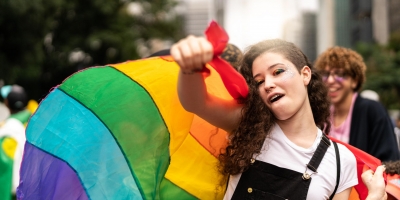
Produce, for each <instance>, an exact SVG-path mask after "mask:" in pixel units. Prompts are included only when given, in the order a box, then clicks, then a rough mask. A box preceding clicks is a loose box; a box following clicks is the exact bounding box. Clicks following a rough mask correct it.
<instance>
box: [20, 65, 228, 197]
mask: <svg viewBox="0 0 400 200" xmlns="http://www.w3.org/2000/svg"><path fill="white" fill-rule="evenodd" d="M178 70H179V67H178V65H177V64H176V63H175V62H172V61H171V60H170V59H168V57H164V58H159V57H157V58H149V59H144V60H138V61H130V62H126V63H121V64H117V65H112V66H105V67H95V68H89V69H86V70H84V71H81V72H79V73H76V74H74V75H73V76H71V77H69V78H68V79H66V80H65V81H64V82H63V83H62V84H61V85H59V86H58V87H57V88H55V89H54V90H53V91H51V92H50V93H49V94H48V96H47V97H46V98H45V99H44V100H43V101H42V102H41V103H40V105H39V107H38V109H37V110H36V113H35V114H34V115H33V116H32V117H31V119H30V121H29V124H28V126H27V130H26V139H27V142H26V145H25V154H24V159H23V162H22V167H21V180H20V185H19V187H18V190H17V198H18V199H177V198H178V199H221V198H222V197H223V195H224V190H225V182H224V177H222V176H221V175H220V174H219V173H218V171H217V163H218V160H217V158H216V157H217V156H218V154H219V152H220V149H221V148H223V147H224V145H225V144H226V132H224V131H222V130H220V129H217V128H215V127H213V126H211V125H210V124H208V123H207V122H205V121H204V120H202V119H201V118H199V117H197V116H195V115H194V114H192V113H189V112H187V111H185V110H184V109H183V107H182V106H181V105H180V102H179V99H178V95H177V91H176V88H177V85H176V84H177V75H178ZM210 70H211V74H210V76H208V77H207V78H206V82H207V84H208V85H209V86H210V87H209V89H210V92H212V93H214V94H215V95H218V96H220V97H221V98H232V97H231V96H230V95H229V93H228V92H227V90H226V89H225V87H223V83H222V81H221V78H220V77H219V75H218V73H216V72H215V71H214V70H213V68H211V67H210ZM200 127H201V128H200Z"/></svg>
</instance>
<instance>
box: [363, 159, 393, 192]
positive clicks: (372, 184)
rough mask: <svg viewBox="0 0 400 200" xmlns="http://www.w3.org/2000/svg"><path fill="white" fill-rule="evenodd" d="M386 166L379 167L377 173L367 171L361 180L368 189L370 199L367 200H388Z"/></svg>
mask: <svg viewBox="0 0 400 200" xmlns="http://www.w3.org/2000/svg"><path fill="white" fill-rule="evenodd" d="M385 170H386V169H385V166H384V165H382V166H379V167H377V168H376V170H375V173H374V172H373V171H372V170H367V171H365V172H364V173H363V174H362V175H361V178H362V180H363V182H364V184H365V185H366V186H367V188H368V197H367V198H366V200H382V199H384V200H386V199H387V194H386V191H385V189H386V185H385V180H384V179H383V172H384V171H385Z"/></svg>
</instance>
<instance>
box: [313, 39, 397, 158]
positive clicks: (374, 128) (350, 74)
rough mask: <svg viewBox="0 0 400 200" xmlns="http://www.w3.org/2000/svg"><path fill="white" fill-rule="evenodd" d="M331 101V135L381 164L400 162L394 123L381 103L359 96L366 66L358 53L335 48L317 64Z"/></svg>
mask: <svg viewBox="0 0 400 200" xmlns="http://www.w3.org/2000/svg"><path fill="white" fill-rule="evenodd" d="M315 67H316V68H317V69H318V71H319V72H320V73H321V75H322V77H323V80H324V82H325V85H326V86H327V88H328V90H329V91H328V96H329V98H330V101H331V104H332V105H331V117H330V121H331V124H332V128H331V130H330V132H329V135H330V136H332V137H334V138H337V139H339V140H341V141H343V142H345V143H348V144H350V145H352V146H355V147H357V148H359V149H361V150H363V151H365V152H367V153H369V154H371V155H372V156H375V157H377V158H378V159H380V160H382V161H390V160H392V161H394V160H398V159H400V154H399V150H398V144H397V141H396V138H395V134H394V131H393V130H394V127H393V125H392V122H391V119H390V117H389V115H388V113H387V111H386V109H385V108H384V107H383V105H382V104H380V103H379V102H376V101H373V100H370V99H365V98H363V97H361V95H359V94H358V92H359V91H360V89H361V87H362V85H363V83H364V81H365V71H366V66H365V63H364V61H363V58H362V57H361V56H360V55H359V54H358V53H356V52H355V51H353V50H351V49H348V48H344V47H332V48H329V49H328V50H326V51H325V52H323V53H322V54H321V55H320V56H319V57H318V58H317V60H316V62H315Z"/></svg>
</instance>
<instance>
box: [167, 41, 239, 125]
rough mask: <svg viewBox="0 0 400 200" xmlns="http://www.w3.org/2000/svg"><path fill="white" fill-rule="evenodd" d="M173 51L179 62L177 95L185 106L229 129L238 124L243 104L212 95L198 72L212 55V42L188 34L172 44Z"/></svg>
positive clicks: (209, 120) (190, 110) (188, 109)
mask: <svg viewBox="0 0 400 200" xmlns="http://www.w3.org/2000/svg"><path fill="white" fill-rule="evenodd" d="M171 55H172V57H173V58H174V59H175V61H176V62H177V63H178V65H179V66H180V71H179V78H178V95H179V100H180V101H181V104H182V105H183V107H184V108H185V109H186V110H187V111H189V112H192V113H194V114H196V115H198V116H200V117H201V118H203V119H205V120H206V121H208V122H209V123H211V124H213V125H214V126H217V127H219V128H222V129H224V130H226V131H227V132H231V131H232V130H233V129H234V128H236V126H237V125H238V122H239V120H240V116H241V114H240V113H241V108H242V106H241V105H240V104H237V103H236V101H235V100H224V99H220V98H218V97H216V96H213V95H210V94H209V93H208V92H207V88H206V85H205V82H204V78H203V76H202V74H201V73H198V72H199V71H201V70H202V69H203V67H204V65H205V63H207V62H209V61H211V59H212V58H213V47H212V45H211V44H210V43H209V42H208V41H207V40H206V39H205V38H203V37H194V36H188V37H187V38H185V39H182V40H180V41H179V42H178V43H176V44H174V45H173V46H172V48H171Z"/></svg>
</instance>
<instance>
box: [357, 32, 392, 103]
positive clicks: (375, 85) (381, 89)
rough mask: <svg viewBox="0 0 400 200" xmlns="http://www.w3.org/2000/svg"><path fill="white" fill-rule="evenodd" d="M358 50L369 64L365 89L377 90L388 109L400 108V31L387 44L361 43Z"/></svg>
mask: <svg viewBox="0 0 400 200" xmlns="http://www.w3.org/2000/svg"><path fill="white" fill-rule="evenodd" d="M356 49H357V51H358V52H359V53H360V54H361V55H362V56H363V57H364V59H365V62H366V64H367V73H366V74H367V81H366V84H365V85H364V88H363V89H371V90H374V91H376V92H377V93H378V94H379V96H380V101H381V102H382V103H383V104H384V105H385V106H386V108H387V109H400V32H394V33H393V34H392V35H391V37H390V40H389V44H388V45H387V46H378V45H376V44H366V43H359V44H358V45H357V48H356Z"/></svg>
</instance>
